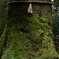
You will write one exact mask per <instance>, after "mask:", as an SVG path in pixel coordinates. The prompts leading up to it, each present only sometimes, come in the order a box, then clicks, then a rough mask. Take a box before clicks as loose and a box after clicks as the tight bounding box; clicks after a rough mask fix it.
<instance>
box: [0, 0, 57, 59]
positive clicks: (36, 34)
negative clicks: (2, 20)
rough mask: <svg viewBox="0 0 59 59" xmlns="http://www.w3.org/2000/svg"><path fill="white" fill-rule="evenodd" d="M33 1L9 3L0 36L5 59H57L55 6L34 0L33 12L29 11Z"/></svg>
mask: <svg viewBox="0 0 59 59" xmlns="http://www.w3.org/2000/svg"><path fill="white" fill-rule="evenodd" d="M49 1H50V0H49ZM29 4H30V2H23V3H22V2H13V3H9V9H8V18H7V20H6V24H5V29H4V32H3V34H2V36H1V39H0V48H1V49H0V56H2V57H1V59H4V58H6V59H11V58H13V59H48V58H49V59H55V57H56V54H57V53H56V51H55V46H54V44H53V33H52V19H51V13H52V12H51V5H50V4H47V3H46V4H45V3H35V2H32V3H31V4H32V8H33V13H28V7H29ZM2 52H3V54H2Z"/></svg>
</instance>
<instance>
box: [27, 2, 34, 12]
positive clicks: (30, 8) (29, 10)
mask: <svg viewBox="0 0 59 59" xmlns="http://www.w3.org/2000/svg"><path fill="white" fill-rule="evenodd" d="M28 13H33V10H32V4H31V3H30V4H29V8H28Z"/></svg>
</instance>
